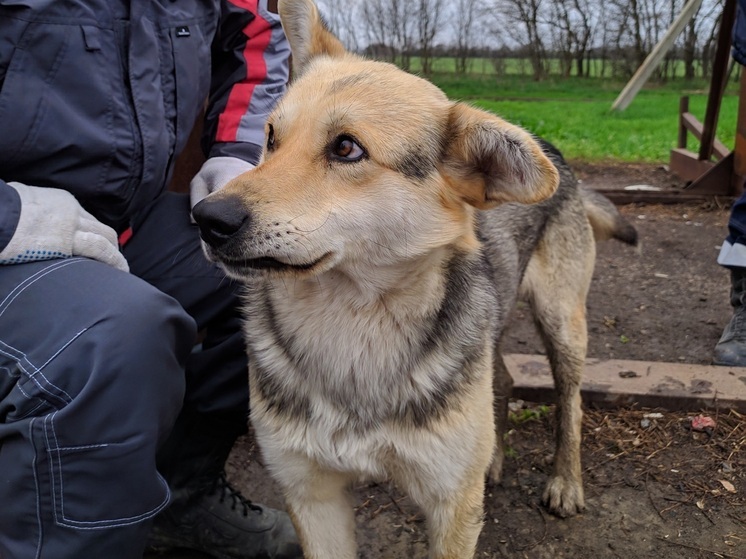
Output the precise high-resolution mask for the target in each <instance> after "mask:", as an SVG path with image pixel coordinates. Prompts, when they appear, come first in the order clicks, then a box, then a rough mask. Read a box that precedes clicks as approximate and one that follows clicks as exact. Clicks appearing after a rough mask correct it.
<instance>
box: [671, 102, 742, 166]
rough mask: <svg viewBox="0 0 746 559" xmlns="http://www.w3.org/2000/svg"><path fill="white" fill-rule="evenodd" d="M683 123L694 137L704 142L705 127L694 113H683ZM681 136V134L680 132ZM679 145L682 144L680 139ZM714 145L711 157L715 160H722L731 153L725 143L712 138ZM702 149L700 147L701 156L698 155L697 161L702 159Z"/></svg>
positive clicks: (711, 149)
mask: <svg viewBox="0 0 746 559" xmlns="http://www.w3.org/2000/svg"><path fill="white" fill-rule="evenodd" d="M680 118H681V123H682V125H683V127H684V128H685V129H686V130H688V131H689V132H691V133H692V135H693V136H694V137H695V138H697V140H700V141H702V138H703V137H704V136H705V135H706V134H705V125H704V124H702V123H701V122H700V121H699V120H697V117H695V116H694V115H693V114H692V113H683V114H682V115H681V117H680ZM679 134H681V133H680V132H679ZM679 143H681V141H680V138H679ZM710 143H711V144H712V145H711V146H710V150H709V151H710V153H711V155H714V156H715V159H722V158H723V157H725V156H726V155H728V154H729V153H730V150H729V149H728V148H727V147H726V146H725V144H724V143H723V142H721V141H720V140H718V139H717V138H712V139H711V142H710ZM679 147H682V146H679ZM683 147H686V142H684V146H683ZM701 151H702V150H701V147H700V154H699V155H697V156H696V157H697V159H702V155H701ZM708 159H710V157H709V156H708V157H705V158H704V159H702V160H703V161H706V160H708Z"/></svg>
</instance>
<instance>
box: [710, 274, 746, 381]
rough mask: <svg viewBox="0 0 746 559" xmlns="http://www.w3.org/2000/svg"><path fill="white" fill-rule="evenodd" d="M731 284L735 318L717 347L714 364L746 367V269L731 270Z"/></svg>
mask: <svg viewBox="0 0 746 559" xmlns="http://www.w3.org/2000/svg"><path fill="white" fill-rule="evenodd" d="M730 283H731V289H730V304H731V305H732V306H733V316H732V317H731V319H730V322H729V323H728V325H727V326H726V327H725V330H723V335H722V336H721V337H720V341H719V342H718V343H717V345H716V346H715V353H714V355H713V357H712V363H713V364H714V365H725V366H727V367H746V268H731V269H730Z"/></svg>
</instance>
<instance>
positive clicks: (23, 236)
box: [0, 182, 129, 272]
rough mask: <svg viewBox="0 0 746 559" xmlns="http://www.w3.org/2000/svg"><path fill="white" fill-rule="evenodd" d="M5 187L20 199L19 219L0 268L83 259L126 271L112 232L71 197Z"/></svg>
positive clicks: (52, 190) (0, 256) (52, 191)
mask: <svg viewBox="0 0 746 559" xmlns="http://www.w3.org/2000/svg"><path fill="white" fill-rule="evenodd" d="M8 185H9V186H11V187H13V188H14V189H15V190H16V191H17V192H18V195H19V196H20V198H21V216H20V219H19V220H18V224H17V225H16V230H15V233H14V234H13V237H12V238H11V239H10V242H9V243H8V245H7V246H6V247H5V248H4V249H3V250H2V252H0V264H22V263H25V262H34V261H38V260H51V259H54V258H70V257H71V256H83V257H85V258H91V259H93V260H98V261H99V262H104V263H105V264H109V265H110V266H114V267H115V268H118V269H120V270H122V271H124V272H128V271H129V266H128V265H127V260H125V258H124V256H122V253H121V252H119V245H118V244H117V234H116V232H115V231H114V229H112V228H111V227H109V226H108V225H104V224H103V223H101V222H100V221H99V220H97V219H96V218H95V217H93V216H92V215H91V214H89V213H88V212H87V211H85V210H84V209H83V207H82V206H81V205H80V204H79V203H78V201H77V200H76V199H75V196H73V195H72V194H70V193H69V192H67V191H66V190H60V189H58V188H41V187H38V186H27V185H25V184H22V183H20V182H9V183H8Z"/></svg>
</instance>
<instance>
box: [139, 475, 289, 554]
mask: <svg viewBox="0 0 746 559" xmlns="http://www.w3.org/2000/svg"><path fill="white" fill-rule="evenodd" d="M173 549H191V550H197V551H200V552H202V553H205V554H207V555H210V556H211V557H215V558H216V559H296V558H298V559H300V558H302V557H303V552H302V551H301V548H300V544H299V542H298V538H297V536H296V534H295V530H294V528H293V525H292V523H291V522H290V517H289V516H288V515H287V514H286V513H284V512H281V511H277V510H274V509H270V508H267V507H264V506H261V505H256V504H254V503H252V502H250V501H248V500H247V499H246V498H245V497H244V496H243V495H241V494H240V493H239V492H238V491H236V490H235V489H234V488H233V487H231V485H230V484H229V483H228V480H227V479H225V475H224V474H221V475H220V476H219V478H218V479H217V480H216V481H215V483H214V484H213V485H212V487H211V488H209V490H207V491H205V492H204V493H202V494H201V495H198V496H195V497H192V498H190V499H189V500H188V501H187V502H186V503H185V504H181V503H179V502H178V498H177V500H176V502H174V504H173V505H171V506H169V508H168V509H166V510H165V511H164V512H163V513H161V514H160V515H158V516H157V517H156V519H155V522H154V524H153V529H152V530H151V533H150V536H149V538H148V550H149V551H151V552H155V553H164V552H167V551H170V550H173Z"/></svg>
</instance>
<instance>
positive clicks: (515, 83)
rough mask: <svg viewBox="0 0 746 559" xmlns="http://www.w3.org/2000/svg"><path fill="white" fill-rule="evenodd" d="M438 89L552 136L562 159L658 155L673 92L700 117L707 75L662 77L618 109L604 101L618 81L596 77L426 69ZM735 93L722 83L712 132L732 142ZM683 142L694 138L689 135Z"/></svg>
mask: <svg viewBox="0 0 746 559" xmlns="http://www.w3.org/2000/svg"><path fill="white" fill-rule="evenodd" d="M431 81H433V82H434V83H435V84H436V85H438V86H439V87H441V88H442V89H443V90H444V91H445V92H446V94H447V95H448V96H449V97H450V98H452V99H457V100H466V101H468V102H470V103H472V104H474V105H476V106H478V107H481V108H484V109H487V110H489V111H492V112H494V113H496V114H498V115H499V116H501V117H502V118H504V119H506V120H508V121H510V122H513V123H515V124H519V125H521V126H523V127H524V128H526V129H527V130H529V131H530V132H532V133H534V134H536V135H538V136H541V137H543V138H545V139H547V140H548V141H550V142H552V143H553V144H555V145H556V146H557V147H558V148H559V149H560V150H562V152H563V153H564V154H565V157H567V158H568V159H575V160H584V161H589V162H600V161H624V162H654V163H664V162H667V161H668V159H669V153H670V150H671V149H672V148H674V147H676V141H677V137H678V112H679V97H680V96H682V95H688V96H689V110H690V112H691V113H692V114H694V115H695V116H696V117H697V118H698V119H699V120H700V121H702V120H704V114H705V108H706V106H707V93H706V90H707V83H706V82H703V81H701V80H700V81H698V82H694V83H686V82H684V81H678V82H676V81H674V82H669V83H667V84H664V85H658V86H651V87H646V88H645V89H643V90H642V91H641V92H640V93H639V94H638V95H637V97H636V98H635V100H634V101H633V102H632V104H631V105H630V106H629V107H628V108H627V109H626V110H625V111H623V112H617V111H615V112H612V111H611V105H612V103H613V102H614V100H615V99H616V97H617V95H618V94H619V92H620V91H621V90H622V88H623V87H624V83H623V82H622V83H617V82H612V81H611V80H601V79H596V78H568V79H559V78H555V79H549V80H546V81H542V82H535V81H533V80H531V79H530V78H529V77H524V76H501V77H499V78H497V77H496V76H489V77H487V76H479V75H477V76H474V75H472V76H468V77H461V76H456V75H455V74H435V75H433V76H432V77H431ZM737 109H738V96H737V94H736V89H735V85H730V86H729V88H728V91H727V93H726V96H725V98H724V99H723V103H722V106H721V109H720V118H719V121H718V132H717V137H718V139H719V140H720V141H722V142H723V143H724V144H725V145H726V146H727V147H729V148H732V147H733V142H734V136H735V127H736V115H737ZM687 147H688V148H689V149H691V150H693V151H696V150H697V149H698V147H699V144H698V142H697V141H696V139H695V138H694V137H693V136H691V135H690V136H689V142H688V145H687Z"/></svg>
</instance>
